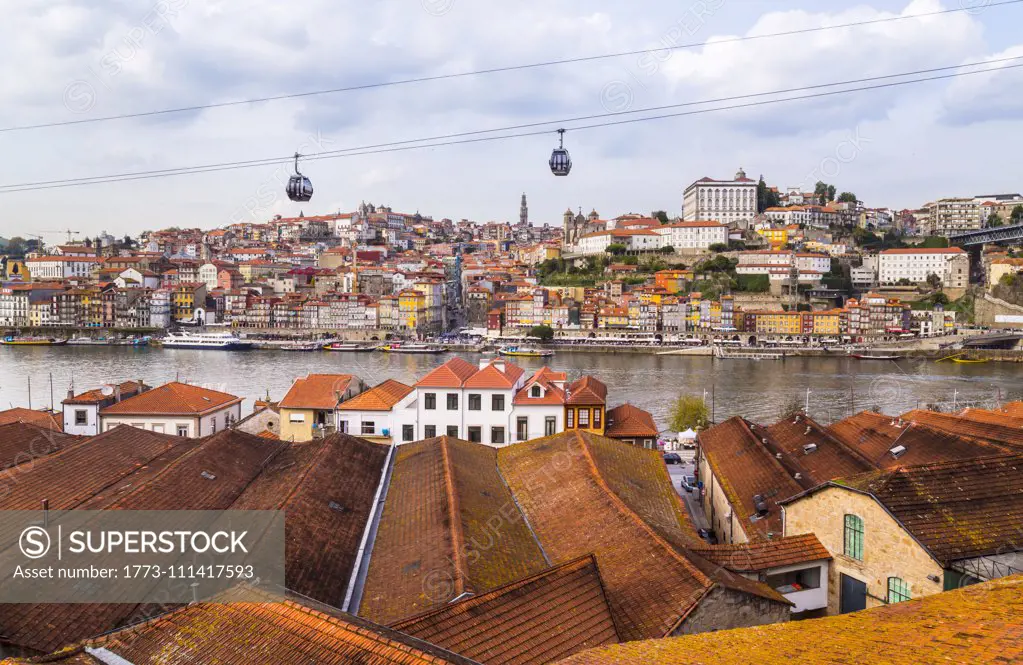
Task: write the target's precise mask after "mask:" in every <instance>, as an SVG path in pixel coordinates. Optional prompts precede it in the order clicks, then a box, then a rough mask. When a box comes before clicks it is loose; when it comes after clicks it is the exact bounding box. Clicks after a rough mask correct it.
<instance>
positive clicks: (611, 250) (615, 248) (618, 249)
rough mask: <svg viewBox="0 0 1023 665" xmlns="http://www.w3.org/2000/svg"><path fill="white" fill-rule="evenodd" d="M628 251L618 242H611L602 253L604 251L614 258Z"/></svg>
mask: <svg viewBox="0 0 1023 665" xmlns="http://www.w3.org/2000/svg"><path fill="white" fill-rule="evenodd" d="M628 249H629V248H628V247H626V246H625V245H623V244H622V243H620V242H613V243H611V244H610V245H608V246H607V249H606V250H604V251H606V252H607V253H608V254H612V255H614V256H619V255H621V254H624V253H625V252H626V251H628Z"/></svg>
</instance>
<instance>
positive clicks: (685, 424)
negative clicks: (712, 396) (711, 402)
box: [668, 395, 710, 432]
mask: <svg viewBox="0 0 1023 665" xmlns="http://www.w3.org/2000/svg"><path fill="white" fill-rule="evenodd" d="M709 421H710V410H709V409H708V408H707V403H706V402H705V401H703V398H701V397H699V396H697V395H679V397H678V399H676V400H675V402H674V403H673V404H672V405H671V410H670V412H669V415H668V427H670V428H671V429H672V430H673V431H676V432H684V431H685V430H687V429H697V428H704V427H706V426H707V423H708V422H709Z"/></svg>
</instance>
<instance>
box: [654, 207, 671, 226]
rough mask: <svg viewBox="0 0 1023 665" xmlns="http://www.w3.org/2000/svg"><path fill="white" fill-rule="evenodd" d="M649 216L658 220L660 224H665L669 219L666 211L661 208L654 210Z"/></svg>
mask: <svg viewBox="0 0 1023 665" xmlns="http://www.w3.org/2000/svg"><path fill="white" fill-rule="evenodd" d="M650 216H651V217H653V218H654V219H656V220H657V221H659V222H660V223H661V224H667V223H668V222H669V221H671V220H669V219H668V213H666V212H665V211H663V210H655V211H654V212H653V214H652V215H650Z"/></svg>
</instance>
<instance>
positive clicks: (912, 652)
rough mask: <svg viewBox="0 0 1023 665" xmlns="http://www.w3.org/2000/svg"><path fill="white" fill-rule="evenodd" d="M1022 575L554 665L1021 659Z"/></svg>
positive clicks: (918, 663)
mask: <svg viewBox="0 0 1023 665" xmlns="http://www.w3.org/2000/svg"><path fill="white" fill-rule="evenodd" d="M1021 614H1023V576H1020V575H1017V576H1014V577H1008V578H1004V579H1001V580H996V581H994V582H989V583H987V584H982V585H977V586H971V587H966V588H964V589H959V590H957V591H950V592H947V593H938V594H934V595H932V596H927V597H926V598H921V599H919V600H910V601H906V602H902V603H896V604H893V605H887V606H883V607H878V608H874V609H869V610H864V611H862V612H853V613H851V614H843V615H840V616H834V617H828V618H825V619H814V620H809V621H793V622H790V623H780V624H774V625H770V626H759V627H756V628H743V629H739V630H726V631H721V632H714V633H704V634H702V635H690V636H686V637H679V638H673V639H666V640H650V641H646V642H631V643H628V644H622V645H616V646H609V647H600V648H598V649H591V650H590V651H585V652H583V653H581V654H577V655H575V656H573V657H571V658H568V659H566V660H563V661H560V665H612V664H613V665H650V664H658V663H671V664H672V665H746V664H747V663H780V662H791V663H822V664H823V663H831V664H834V665H839V664H846V663H888V664H890V665H946V664H947V663H973V664H976V665H982V664H990V665H996V664H997V665H1007V664H1008V663H1013V662H1019V661H1020V660H1023V627H1021V625H1020V622H1019V617H1020V615H1021Z"/></svg>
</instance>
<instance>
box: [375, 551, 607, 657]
mask: <svg viewBox="0 0 1023 665" xmlns="http://www.w3.org/2000/svg"><path fill="white" fill-rule="evenodd" d="M392 628H394V629H395V630H398V631H401V632H402V633H406V634H408V635H412V636H414V637H418V638H420V639H422V640H425V641H427V642H430V643H431V644H436V645H438V646H442V647H444V648H446V649H449V650H451V651H454V652H455V653H459V654H462V655H463V656H467V657H469V658H473V659H475V660H478V661H480V662H484V663H487V665H541V664H543V663H550V662H553V661H555V660H559V659H561V658H566V657H568V656H570V655H572V654H574V653H578V652H579V651H583V650H585V649H589V648H593V647H597V646H600V645H603V644H617V643H618V642H619V641H620V638H619V636H618V631H617V629H616V628H615V624H614V618H613V617H612V615H611V608H610V606H609V605H608V601H607V596H606V595H605V593H604V587H603V586H602V585H601V582H600V574H599V572H598V570H597V562H596V559H594V558H593V556H592V555H589V556H585V557H581V558H579V559H576V560H574V561H569V562H568V563H565V564H562V565H560V566H556V567H554V568H551V569H549V570H545V571H543V572H541V573H537V574H536V575H532V576H530V577H526V578H523V579H521V580H518V581H516V582H512V583H511V584H506V585H504V586H502V587H499V588H497V589H495V590H493V591H491V592H489V593H485V594H481V595H479V596H474V597H471V598H469V599H467V600H462V601H458V602H455V603H451V604H450V605H445V606H442V607H439V608H437V609H435V610H432V611H430V612H427V613H425V614H421V615H419V616H416V617H412V618H410V619H406V620H404V621H400V622H398V623H396V624H394V625H393V626H392Z"/></svg>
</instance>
